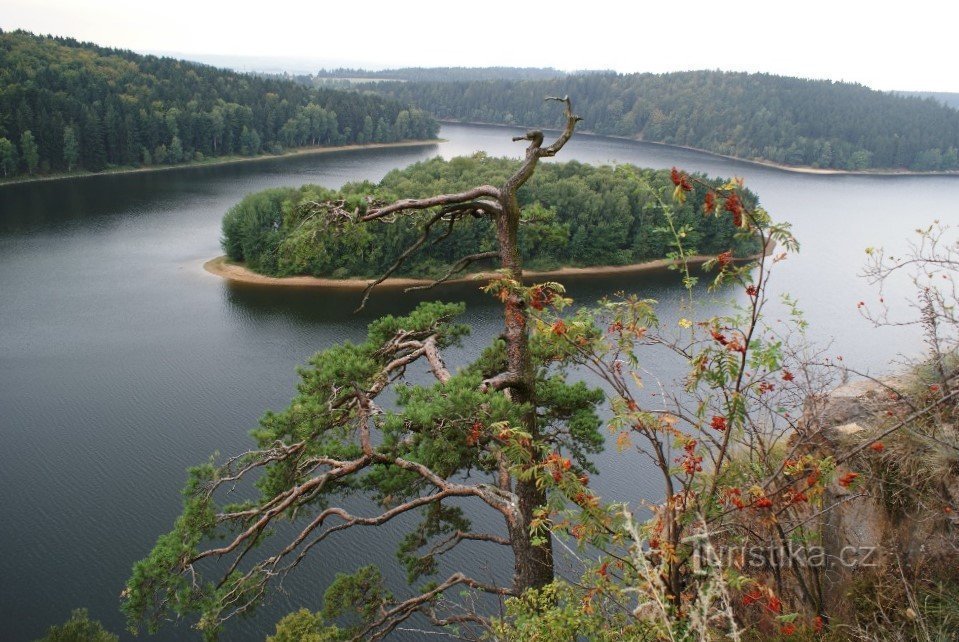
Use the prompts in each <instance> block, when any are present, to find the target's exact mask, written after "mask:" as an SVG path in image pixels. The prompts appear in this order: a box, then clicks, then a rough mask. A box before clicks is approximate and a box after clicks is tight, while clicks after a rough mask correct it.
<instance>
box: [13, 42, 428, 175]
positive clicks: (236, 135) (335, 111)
mask: <svg viewBox="0 0 959 642" xmlns="http://www.w3.org/2000/svg"><path fill="white" fill-rule="evenodd" d="M438 129H439V126H438V125H437V123H436V121H435V120H434V119H433V118H432V117H430V116H429V115H427V114H426V112H424V111H421V110H417V109H406V108H404V107H403V106H402V105H400V103H398V102H396V101H395V100H391V99H388V98H383V97H380V96H374V95H371V94H361V95H358V94H356V93H352V92H350V93H347V92H341V91H335V90H332V89H311V88H308V87H304V86H303V85H301V84H299V83H296V82H293V81H291V80H283V79H277V78H261V77H255V76H251V75H247V74H240V73H236V72H233V71H228V70H224V69H217V68H214V67H209V66H206V65H202V64H198V63H191V62H185V61H181V60H174V59H172V58H158V57H156V56H143V55H139V54H135V53H132V52H130V51H121V50H117V49H108V48H104V47H98V46H96V45H93V44H89V43H81V42H77V41H76V40H73V39H69V38H53V37H48V36H36V35H33V34H31V33H27V32H24V31H15V32H12V33H3V32H2V31H0V176H8V177H9V176H12V175H17V174H23V173H30V174H37V173H39V174H49V173H57V172H63V171H73V170H87V171H100V170H103V169H105V168H108V167H111V166H149V165H159V164H172V163H180V162H187V161H192V160H201V159H204V158H209V157H220V156H229V155H236V154H243V155H249V156H253V155H256V154H259V153H262V152H272V153H276V152H280V151H283V150H284V149H287V148H292V147H301V146H307V145H310V146H313V145H342V144H350V143H371V142H393V141H398V140H403V139H421V138H435V137H436V133H437V131H438Z"/></svg>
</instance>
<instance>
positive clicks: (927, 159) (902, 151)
mask: <svg viewBox="0 0 959 642" xmlns="http://www.w3.org/2000/svg"><path fill="white" fill-rule="evenodd" d="M375 89H376V91H378V92H380V93H381V94H383V95H387V96H391V97H393V98H396V99H398V100H400V101H402V102H407V103H410V104H415V105H417V106H419V107H422V108H423V109H426V110H428V111H430V112H431V113H432V114H433V115H435V116H437V117H438V118H440V119H451V120H460V121H472V122H485V123H498V124H507V125H522V126H536V127H550V126H558V125H559V124H560V123H559V121H558V120H557V115H556V110H555V109H553V108H552V107H551V105H549V104H544V102H543V97H544V96H556V95H559V96H562V95H566V94H568V95H569V96H571V97H572V98H573V99H574V104H575V106H576V111H577V113H578V114H579V115H581V116H582V117H583V118H584V122H583V129H584V130H587V131H592V132H594V133H598V134H609V135H616V136H628V137H635V138H639V139H642V140H647V141H655V142H662V143H670V144H673V145H685V146H689V147H695V148H698V149H704V150H708V151H711V152H716V153H719V154H727V155H730V156H736V157H739V158H746V159H759V160H768V161H774V162H777V163H785V164H789V165H803V166H811V167H823V168H836V169H847V170H860V169H869V168H906V169H910V170H952V169H957V168H959V152H957V149H959V111H957V110H955V109H952V108H949V107H947V106H945V105H943V104H941V103H940V102H938V101H936V100H933V99H931V98H925V99H924V98H920V97H913V96H904V95H897V94H894V93H883V92H879V91H874V90H871V89H869V88H867V87H863V86H862V85H854V84H848V83H836V82H831V81H825V80H803V79H798V78H787V77H782V76H772V75H769V74H745V73H727V72H720V71H694V72H681V73H669V74H630V75H621V74H615V73H607V74H588V75H572V76H567V77H564V78H557V79H551V80H535V81H511V80H484V81H475V82H452V83H439V82H433V83H419V82H417V83H412V82H405V83H382V84H378V85H375Z"/></svg>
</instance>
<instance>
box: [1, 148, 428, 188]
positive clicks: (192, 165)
mask: <svg viewBox="0 0 959 642" xmlns="http://www.w3.org/2000/svg"><path fill="white" fill-rule="evenodd" d="M445 142H446V141H445V140H444V139H442V138H434V139H427V140H407V141H402V142H399V143H369V144H367V145H339V146H337V147H299V148H297V149H292V150H289V151H286V152H283V153H282V154H260V155H259V156H230V157H227V158H221V159H217V158H215V157H213V158H212V159H211V160H202V161H191V162H189V163H180V164H177V165H151V166H150V167H127V168H122V169H108V170H104V171H102V172H79V173H73V174H55V175H53V176H26V177H22V178H14V179H11V180H0V187H3V186H4V185H20V184H21V183H40V182H45V181H63V180H67V179H73V178H90V177H91V176H117V175H119V174H139V173H144V172H166V171H170V170H175V169H196V168H198V167H216V166H218V165H232V164H234V163H252V162H256V161H271V160H280V159H284V158H292V157H294V156H312V155H315V154H332V153H334V152H349V151H354V150H363V149H386V148H389V147H425V146H427V145H437V144H439V143H445Z"/></svg>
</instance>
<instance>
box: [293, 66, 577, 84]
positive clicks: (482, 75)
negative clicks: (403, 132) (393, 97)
mask: <svg viewBox="0 0 959 642" xmlns="http://www.w3.org/2000/svg"><path fill="white" fill-rule="evenodd" d="M564 77H566V72H565V71H561V70H559V69H553V68H552V67H400V68H398V69H383V70H381V71H370V70H367V69H349V68H339V69H321V70H320V71H319V72H317V73H316V74H313V75H312V76H305V77H304V76H301V77H300V78H315V79H322V78H350V79H356V78H372V79H384V78H388V79H390V80H407V81H413V82H433V81H435V82H453V81H474V80H493V79H498V80H547V79H550V78H564Z"/></svg>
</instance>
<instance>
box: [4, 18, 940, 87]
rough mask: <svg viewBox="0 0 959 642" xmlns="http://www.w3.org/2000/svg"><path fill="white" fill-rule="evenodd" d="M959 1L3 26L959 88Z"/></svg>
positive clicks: (347, 56) (276, 47)
mask: <svg viewBox="0 0 959 642" xmlns="http://www.w3.org/2000/svg"><path fill="white" fill-rule="evenodd" d="M957 23H959V3H957V2H956V1H955V0H939V1H929V0H911V1H909V2H895V3H894V2H875V1H872V2H862V1H860V0H800V1H798V2H784V1H782V0H764V1H758V0H757V1H738V2H737V1H733V2H721V1H718V0H717V1H713V2H699V1H698V0H697V1H695V2H682V1H681V0H679V1H677V0H669V1H665V0H662V1H658V2H647V1H643V0H622V1H620V2H610V1H607V0H591V1H582V0H581V1H580V2H577V3H569V2H563V1H553V2H540V1H538V0H537V1H530V0H473V1H463V0H460V1H457V0H452V1H446V2H436V1H432V0H431V1H428V2H415V1H413V0H395V1H393V2H380V1H373V0H347V1H341V2H329V1H328V0H313V1H311V2H302V1H298V0H270V1H263V0H261V1H259V2H250V1H248V0H233V1H223V2H220V1H217V2H208V1H204V0H150V1H149V2H145V1H142V0H82V1H81V0H0V27H2V28H3V29H4V30H12V29H18V28H20V29H26V30H28V31H33V32H36V33H44V34H47V33H50V34H55V35H65V36H72V37H75V38H77V39H80V40H88V41H93V42H96V43H98V44H102V45H107V46H113V47H121V48H125V49H133V50H134V51H165V52H182V53H192V54H226V55H243V56H257V57H261V56H271V57H282V58H288V59H289V58H297V59H309V60H314V61H317V63H318V64H324V65H327V66H338V65H343V66H364V67H368V68H383V67H399V66H459V65H462V66H492V65H506V66H522V67H556V68H559V69H566V70H574V69H585V68H589V69H615V70H617V71H622V72H632V71H652V72H664V71H676V70H685V69H724V70H734V71H765V72H770V73H776V74H784V75H789V76H800V77H806V78H830V79H833V80H846V81H851V82H858V83H862V84H864V85H867V86H869V87H873V88H875V89H883V90H888V89H902V90H926V91H953V92H959V70H957V69H956V61H957V59H959V54H957V50H959V47H957V44H959V36H957Z"/></svg>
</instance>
